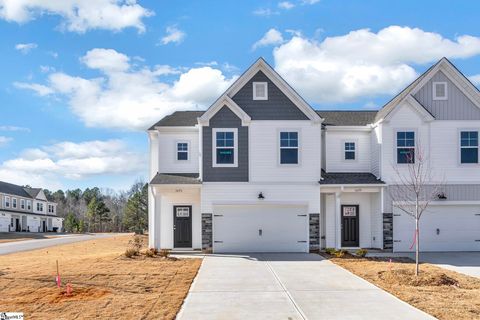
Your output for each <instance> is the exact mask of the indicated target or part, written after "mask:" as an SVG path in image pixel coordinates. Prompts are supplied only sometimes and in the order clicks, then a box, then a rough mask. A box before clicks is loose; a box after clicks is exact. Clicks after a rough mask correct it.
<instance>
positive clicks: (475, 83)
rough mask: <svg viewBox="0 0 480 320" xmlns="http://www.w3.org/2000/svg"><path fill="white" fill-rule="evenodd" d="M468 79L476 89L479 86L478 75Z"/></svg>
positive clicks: (479, 75) (479, 77)
mask: <svg viewBox="0 0 480 320" xmlns="http://www.w3.org/2000/svg"><path fill="white" fill-rule="evenodd" d="M468 79H469V80H470V81H471V82H472V83H473V84H474V85H476V86H477V87H478V86H480V74H476V75H473V76H470V77H468Z"/></svg>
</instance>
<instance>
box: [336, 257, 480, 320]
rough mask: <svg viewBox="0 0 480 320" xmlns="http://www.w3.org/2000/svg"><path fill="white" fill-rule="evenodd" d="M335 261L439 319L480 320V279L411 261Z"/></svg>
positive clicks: (351, 258) (337, 259) (364, 259)
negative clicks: (418, 267) (416, 271)
mask: <svg viewBox="0 0 480 320" xmlns="http://www.w3.org/2000/svg"><path fill="white" fill-rule="evenodd" d="M330 260H331V261H332V262H334V263H335V264H338V265H339V266H341V267H343V268H345V269H347V270H349V271H350V272H352V273H354V274H356V275H357V276H360V277H362V278H364V279H365V280H368V281H370V282H372V283H373V284H375V285H376V286H378V287H380V288H382V289H384V290H385V291H388V292H390V293H391V294H393V295H395V296H397V297H398V298H400V299H401V300H403V301H405V302H407V303H409V304H411V305H413V306H415V307H416V308H418V309H420V310H423V311H425V312H427V313H429V314H431V315H432V316H434V317H437V318H438V319H445V320H447V319H448V320H450V319H452V320H453V319H455V320H461V319H480V279H477V278H474V277H469V276H466V275H463V274H460V273H457V272H454V271H449V270H446V269H443V268H440V267H436V266H434V265H430V264H426V263H424V264H421V265H420V275H419V276H418V277H415V275H414V271H415V263H413V261H412V260H410V259H392V262H389V259H385V258H358V257H353V256H351V255H346V256H345V257H344V258H330Z"/></svg>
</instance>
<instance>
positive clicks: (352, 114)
mask: <svg viewBox="0 0 480 320" xmlns="http://www.w3.org/2000/svg"><path fill="white" fill-rule="evenodd" d="M377 112H378V111H366V110H356V111H355V110H349V111H343V110H337V111H331V110H325V111H324V110H317V113H318V114H319V115H320V116H321V117H322V118H323V119H325V121H323V125H325V126H366V125H367V124H370V123H374V122H375V116H376V115H377Z"/></svg>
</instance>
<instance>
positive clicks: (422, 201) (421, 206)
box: [389, 145, 444, 276]
mask: <svg viewBox="0 0 480 320" xmlns="http://www.w3.org/2000/svg"><path fill="white" fill-rule="evenodd" d="M398 157H399V158H400V157H401V158H402V160H403V161H402V162H403V164H402V165H393V170H394V171H395V174H396V179H394V181H393V182H392V183H391V187H390V188H389V194H390V198H391V200H392V204H393V207H395V208H398V209H400V210H401V211H403V212H405V213H406V214H407V215H409V216H410V217H412V218H413V219H415V230H414V232H415V233H414V238H413V243H414V244H415V275H416V276H418V273H419V257H420V218H421V217H422V215H423V213H424V212H425V211H427V208H428V207H429V205H430V203H431V202H432V201H434V200H438V199H442V198H444V194H443V192H442V190H443V182H440V183H438V182H437V183H435V182H434V181H433V178H434V177H433V172H432V168H431V165H430V163H429V161H428V159H427V156H426V154H425V150H424V149H423V148H422V147H421V146H420V145H419V146H417V147H410V148H409V147H407V148H403V149H401V150H399V154H398ZM412 246H413V244H412Z"/></svg>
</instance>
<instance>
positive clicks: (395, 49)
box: [273, 26, 480, 103]
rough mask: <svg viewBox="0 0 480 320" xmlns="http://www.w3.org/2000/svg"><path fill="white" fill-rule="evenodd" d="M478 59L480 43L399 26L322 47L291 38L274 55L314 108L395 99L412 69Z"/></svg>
mask: <svg viewBox="0 0 480 320" xmlns="http://www.w3.org/2000/svg"><path fill="white" fill-rule="evenodd" d="M478 54H480V38H477V37H473V36H469V35H463V36H459V37H457V38H455V39H454V40H450V39H447V38H444V37H442V36H441V35H440V34H437V33H432V32H426V31H423V30H421V29H418V28H409V27H399V26H390V27H387V28H384V29H382V30H380V31H379V32H378V33H374V32H372V31H370V30H368V29H360V30H356V31H352V32H350V33H348V34H346V35H342V36H335V37H328V38H325V39H324V40H323V41H321V42H319V41H316V40H315V39H307V38H304V37H301V36H294V37H293V38H291V39H290V40H289V41H287V42H286V43H284V44H282V45H280V46H278V47H276V48H275V49H274V52H273V55H274V60H275V68H276V70H277V71H278V72H279V73H280V74H281V75H282V76H284V77H285V79H286V80H287V81H288V82H289V83H291V84H292V85H293V86H294V87H295V88H297V89H298V90H299V92H300V94H302V95H303V96H304V97H305V98H306V99H307V101H309V102H312V103H331V102H346V101H352V100H355V99H358V98H361V97H372V96H377V95H381V94H389V95H391V94H395V93H397V92H399V91H400V90H401V89H403V88H404V87H405V86H406V85H407V84H408V83H409V82H411V81H412V80H413V79H414V78H415V77H416V76H417V73H416V71H415V69H414V68H413V65H415V64H426V63H432V62H435V61H437V60H438V59H440V58H441V57H443V56H446V57H449V58H468V57H471V56H475V55H478Z"/></svg>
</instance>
